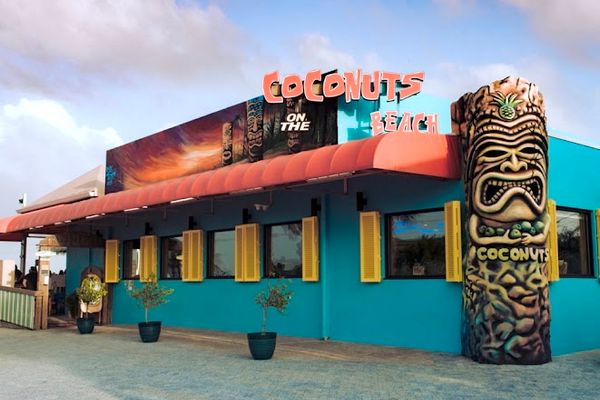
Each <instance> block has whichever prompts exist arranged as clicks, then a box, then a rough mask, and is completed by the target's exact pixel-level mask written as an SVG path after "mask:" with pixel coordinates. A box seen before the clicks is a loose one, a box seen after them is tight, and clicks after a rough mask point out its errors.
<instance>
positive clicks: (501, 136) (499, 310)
mask: <svg viewBox="0 0 600 400" xmlns="http://www.w3.org/2000/svg"><path fill="white" fill-rule="evenodd" d="M452 125H453V131H454V133H455V134H459V135H460V136H461V139H462V147H463V179H464V183H465V191H466V193H465V194H466V206H467V214H466V216H467V221H466V225H467V226H466V231H467V234H468V235H467V249H466V251H467V253H466V261H465V262H466V264H465V266H464V267H465V270H464V272H465V273H464V286H463V327H462V347H463V354H464V355H466V356H468V357H471V358H472V359H473V360H476V361H479V362H482V363H495V364H541V363H545V362H548V361H550V360H551V355H550V334H549V330H550V304H549V299H548V279H547V274H546V271H547V266H546V262H547V259H548V250H547V247H546V238H547V236H548V230H549V226H550V221H549V216H548V213H547V210H546V203H547V198H546V191H547V170H548V135H547V133H546V116H545V113H544V100H543V96H542V94H541V93H540V92H538V89H537V86H536V85H534V84H532V83H529V82H527V81H525V80H523V79H520V78H514V77H507V78H505V79H503V80H500V81H496V82H493V83H492V84H490V85H488V86H484V87H482V88H480V89H479V90H478V91H477V92H475V93H467V94H465V95H464V96H462V97H461V98H460V99H459V100H458V101H457V102H455V103H454V104H452Z"/></svg>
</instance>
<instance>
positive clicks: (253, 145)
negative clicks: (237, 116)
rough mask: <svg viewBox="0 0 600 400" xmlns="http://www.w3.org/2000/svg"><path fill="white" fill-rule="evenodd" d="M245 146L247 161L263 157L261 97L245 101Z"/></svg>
mask: <svg viewBox="0 0 600 400" xmlns="http://www.w3.org/2000/svg"><path fill="white" fill-rule="evenodd" d="M246 119H247V132H246V147H247V154H248V161H250V162H255V161H259V160H262V159H263V98H262V97H257V98H254V99H252V100H248V101H247V102H246Z"/></svg>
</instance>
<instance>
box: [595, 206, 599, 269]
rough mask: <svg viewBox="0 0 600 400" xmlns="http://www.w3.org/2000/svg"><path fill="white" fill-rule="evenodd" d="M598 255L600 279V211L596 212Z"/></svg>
mask: <svg viewBox="0 0 600 400" xmlns="http://www.w3.org/2000/svg"><path fill="white" fill-rule="evenodd" d="M596 255H597V257H598V271H599V272H598V277H599V278H600V209H597V210H596Z"/></svg>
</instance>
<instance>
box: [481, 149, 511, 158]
mask: <svg viewBox="0 0 600 400" xmlns="http://www.w3.org/2000/svg"><path fill="white" fill-rule="evenodd" d="M504 155H506V152H505V151H502V150H495V149H490V150H487V151H484V152H483V154H482V155H481V156H482V157H488V158H496V157H502V156H504Z"/></svg>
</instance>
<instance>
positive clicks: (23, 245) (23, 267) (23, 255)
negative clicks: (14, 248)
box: [20, 233, 27, 276]
mask: <svg viewBox="0 0 600 400" xmlns="http://www.w3.org/2000/svg"><path fill="white" fill-rule="evenodd" d="M20 261H21V265H20V268H21V273H22V274H23V276H25V274H26V273H27V270H26V268H27V265H26V262H27V234H26V233H24V234H23V239H21V256H20Z"/></svg>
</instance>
